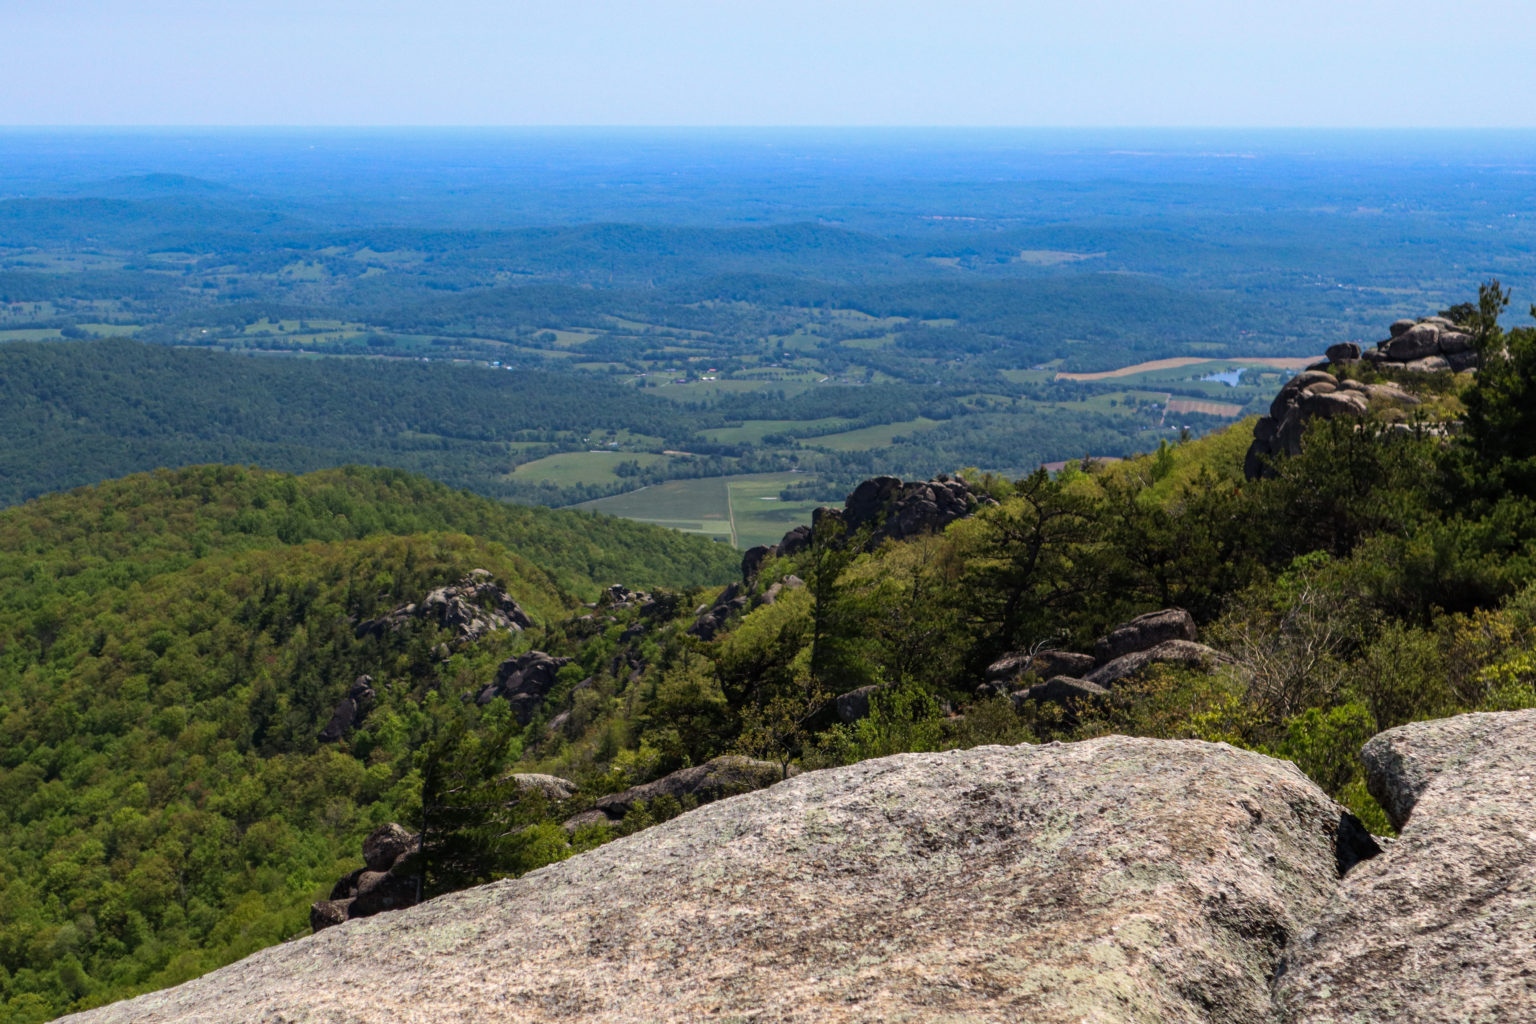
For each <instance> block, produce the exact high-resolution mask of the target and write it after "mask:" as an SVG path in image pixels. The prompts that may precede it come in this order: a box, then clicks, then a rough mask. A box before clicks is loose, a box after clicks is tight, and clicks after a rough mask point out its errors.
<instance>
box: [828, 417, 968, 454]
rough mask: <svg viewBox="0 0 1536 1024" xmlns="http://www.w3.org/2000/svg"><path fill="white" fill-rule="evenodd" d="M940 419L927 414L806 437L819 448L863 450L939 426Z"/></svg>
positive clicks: (837, 450)
mask: <svg viewBox="0 0 1536 1024" xmlns="http://www.w3.org/2000/svg"><path fill="white" fill-rule="evenodd" d="M938 423H939V421H938V420H931V419H928V418H927V417H925V416H919V417H917V418H916V419H911V420H902V421H901V422H899V423H881V424H879V425H878V426H873V427H860V428H859V429H857V430H844V431H842V432H841V433H837V434H823V435H821V436H820V437H807V438H805V439H804V441H805V443H806V444H808V445H815V446H816V447H818V448H830V449H832V450H833V451H835V452H862V451H868V450H869V449H871V448H880V447H883V446H885V445H888V444H890V443H891V442H892V441H893V440H894V439H895V438H897V437H904V436H907V435H909V434H913V433H919V432H921V431H924V430H927V429H928V428H930V427H935V426H938Z"/></svg>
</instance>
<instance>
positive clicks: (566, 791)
mask: <svg viewBox="0 0 1536 1024" xmlns="http://www.w3.org/2000/svg"><path fill="white" fill-rule="evenodd" d="M512 781H513V782H514V783H516V784H517V788H518V790H519V791H520V792H524V793H528V792H536V793H538V794H540V795H541V796H543V797H544V799H546V800H548V801H550V802H552V803H559V802H560V801H561V800H569V799H570V798H571V797H573V796H575V795H576V789H577V786H576V783H574V782H572V781H571V780H570V779H562V778H561V777H560V776H558V775H540V774H538V773H536V772H518V773H517V774H515V775H513V776H512Z"/></svg>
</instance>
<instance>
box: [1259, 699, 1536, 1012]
mask: <svg viewBox="0 0 1536 1024" xmlns="http://www.w3.org/2000/svg"><path fill="white" fill-rule="evenodd" d="M1363 753H1364V756H1365V761H1366V765H1367V770H1368V772H1369V776H1370V783H1371V792H1372V793H1373V794H1375V795H1376V797H1377V799H1378V800H1380V801H1381V803H1382V805H1383V806H1384V807H1386V808H1387V811H1388V813H1389V814H1390V815H1391V816H1392V817H1393V819H1394V820H1395V821H1398V822H1405V823H1404V824H1402V825H1401V826H1400V827H1401V829H1402V831H1401V837H1400V838H1399V839H1398V841H1397V842H1395V843H1393V844H1392V845H1391V847H1390V848H1389V849H1388V850H1387V851H1386V853H1384V854H1383V855H1382V856H1379V857H1377V858H1376V859H1375V860H1373V861H1370V862H1369V863H1366V864H1362V865H1361V866H1360V867H1358V868H1356V869H1355V870H1354V871H1353V872H1351V873H1350V875H1349V876H1348V877H1347V878H1346V879H1345V880H1344V881H1343V883H1342V884H1341V886H1340V890H1339V895H1338V897H1337V898H1336V899H1334V900H1333V901H1332V902H1331V903H1330V905H1329V908H1328V911H1327V913H1326V914H1325V915H1324V916H1323V917H1322V918H1321V919H1320V920H1319V921H1318V922H1317V923H1316V925H1315V927H1314V928H1312V929H1309V930H1308V931H1306V932H1305V933H1304V934H1303V936H1302V939H1301V941H1300V942H1299V943H1298V946H1297V948H1296V950H1295V951H1294V952H1293V953H1292V954H1291V955H1290V956H1289V957H1288V959H1289V960H1290V961H1291V962H1290V963H1289V964H1288V966H1287V969H1286V971H1285V973H1284V975H1283V976H1282V977H1281V979H1280V984H1279V987H1278V996H1277V998H1278V1002H1279V1003H1280V1005H1281V1006H1282V1007H1283V1008H1284V1009H1285V1010H1287V1011H1288V1015H1287V1017H1286V1019H1287V1020H1288V1021H1293V1022H1295V1024H1327V1022H1341V1024H1342V1022H1353V1021H1393V1022H1403V1024H1431V1022H1433V1024H1442V1022H1451V1021H1455V1022H1458V1024H1495V1022H1499V1024H1504V1022H1508V1024H1524V1022H1528V1021H1536V816H1533V814H1532V810H1533V804H1536V711H1521V712H1510V713H1506V714H1484V715H1461V716H1458V717H1456V718H1448V719H1442V720H1440V721H1434V722H1417V723H1415V724H1413V725H1407V726H1403V727H1402V728H1399V729H1393V730H1391V731H1389V732H1385V733H1382V734H1381V735H1380V736H1377V737H1376V738H1375V739H1373V740H1371V742H1370V743H1368V744H1366V747H1365V751H1364V752H1363Z"/></svg>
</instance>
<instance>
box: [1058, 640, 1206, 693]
mask: <svg viewBox="0 0 1536 1024" xmlns="http://www.w3.org/2000/svg"><path fill="white" fill-rule="evenodd" d="M1230 660H1231V659H1230V658H1228V657H1227V656H1226V655H1225V654H1222V653H1221V652H1220V651H1218V650H1216V649H1214V648H1211V647H1207V646H1205V645H1204V644H1197V643H1194V642H1193V641H1190V640H1164V641H1163V642H1162V643H1160V644H1156V645H1154V646H1152V647H1149V648H1147V649H1146V650H1144V651H1132V652H1131V653H1129V654H1122V655H1121V656H1120V657H1118V658H1116V659H1114V660H1113V661H1107V662H1105V663H1104V664H1103V665H1100V666H1099V667H1098V668H1096V669H1094V670H1093V671H1092V672H1090V673H1088V674H1087V675H1086V676H1084V677H1083V678H1085V679H1086V680H1088V682H1090V683H1095V684H1097V685H1099V686H1103V687H1106V688H1108V689H1114V687H1115V686H1116V685H1117V684H1119V683H1122V682H1124V681H1125V680H1127V679H1130V678H1132V677H1133V676H1136V675H1139V674H1141V672H1142V671H1144V670H1145V669H1147V668H1148V667H1150V666H1152V665H1182V666H1184V667H1186V668H1198V669H1204V670H1206V671H1210V670H1212V669H1215V668H1216V667H1218V666H1220V665H1223V664H1225V663H1227V662H1228V661H1230Z"/></svg>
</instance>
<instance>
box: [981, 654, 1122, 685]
mask: <svg viewBox="0 0 1536 1024" xmlns="http://www.w3.org/2000/svg"><path fill="white" fill-rule="evenodd" d="M1096 664H1098V661H1097V659H1095V658H1094V656H1093V655H1091V654H1078V653H1077V652H1076V651H1015V652H1014V653H1012V654H1005V655H1003V656H1002V657H1001V658H998V659H997V660H996V661H994V662H993V663H992V664H990V665H988V666H987V679H988V680H990V681H992V682H1004V681H1007V680H1011V679H1017V678H1019V677H1020V676H1022V675H1023V674H1024V673H1026V672H1029V673H1032V674H1033V675H1034V676H1035V677H1036V678H1037V679H1049V678H1051V677H1052V676H1078V675H1081V674H1083V673H1084V672H1088V671H1090V670H1092V668H1093V666H1094V665H1096Z"/></svg>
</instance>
